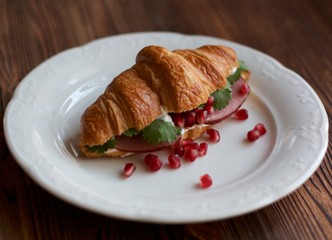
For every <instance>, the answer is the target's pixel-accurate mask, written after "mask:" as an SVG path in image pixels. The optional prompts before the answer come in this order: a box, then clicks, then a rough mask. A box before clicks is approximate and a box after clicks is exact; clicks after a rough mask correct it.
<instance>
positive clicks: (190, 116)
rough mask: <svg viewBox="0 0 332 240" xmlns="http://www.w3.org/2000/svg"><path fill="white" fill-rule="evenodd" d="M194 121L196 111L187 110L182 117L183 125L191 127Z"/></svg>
mask: <svg viewBox="0 0 332 240" xmlns="http://www.w3.org/2000/svg"><path fill="white" fill-rule="evenodd" d="M195 123H196V113H195V112H194V111H190V112H187V113H186V114H185V118H184V126H185V127H192V126H194V124H195Z"/></svg>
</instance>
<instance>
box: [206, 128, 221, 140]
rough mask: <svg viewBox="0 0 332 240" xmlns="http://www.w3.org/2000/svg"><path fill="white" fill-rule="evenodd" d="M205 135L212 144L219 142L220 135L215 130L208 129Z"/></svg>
mask: <svg viewBox="0 0 332 240" xmlns="http://www.w3.org/2000/svg"><path fill="white" fill-rule="evenodd" d="M206 133H207V134H208V135H209V138H210V140H211V141H212V142H219V141H220V134H219V132H218V131H217V130H215V129H212V128H210V129H208V130H207V131H206Z"/></svg>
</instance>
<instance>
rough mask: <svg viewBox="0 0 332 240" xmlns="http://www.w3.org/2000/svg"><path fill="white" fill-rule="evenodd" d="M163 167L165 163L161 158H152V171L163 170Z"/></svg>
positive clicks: (150, 165)
mask: <svg viewBox="0 0 332 240" xmlns="http://www.w3.org/2000/svg"><path fill="white" fill-rule="evenodd" d="M162 165H163V163H162V161H161V160H160V159H159V158H151V160H150V163H149V168H150V170H151V171H153V172H156V171H158V170H159V169H160V168H161V166H162Z"/></svg>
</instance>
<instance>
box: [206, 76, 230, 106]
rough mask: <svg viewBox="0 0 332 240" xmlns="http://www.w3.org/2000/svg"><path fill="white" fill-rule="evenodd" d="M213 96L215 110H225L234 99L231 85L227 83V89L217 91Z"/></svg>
mask: <svg viewBox="0 0 332 240" xmlns="http://www.w3.org/2000/svg"><path fill="white" fill-rule="evenodd" d="M211 96H213V98H214V102H213V108H215V109H218V110H221V109H223V108H225V107H226V106H227V105H228V104H229V101H230V100H231V98H232V88H231V85H230V84H229V83H228V82H227V85H226V87H224V88H222V89H219V90H217V91H215V92H214V93H212V94H211Z"/></svg>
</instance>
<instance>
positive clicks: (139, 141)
mask: <svg viewBox="0 0 332 240" xmlns="http://www.w3.org/2000/svg"><path fill="white" fill-rule="evenodd" d="M248 78H249V71H248V69H247V67H246V66H245V65H244V63H243V62H241V61H239V60H238V59H237V56H236V53H235V51H234V50H233V49H231V48H229V47H225V46H217V45H205V46H202V47H199V48H197V49H186V50H175V51H169V50H167V49H166V48H164V47H160V46H147V47H145V48H143V49H142V50H141V51H140V52H139V53H138V54H137V56H136V63H135V64H134V65H133V66H132V67H131V68H129V69H127V70H125V71H124V72H122V73H120V74H119V75H118V76H117V77H115V78H114V80H113V81H112V82H111V83H110V84H109V85H108V86H107V88H106V90H105V92H104V93H103V94H102V95H101V96H100V97H99V98H98V99H97V100H96V101H95V102H94V103H93V104H92V105H90V106H89V107H88V108H87V109H86V110H85V112H84V113H83V115H82V117H81V135H80V139H79V147H80V150H81V151H82V153H83V154H84V155H85V156H87V157H98V156H109V157H120V156H121V157H124V156H127V155H129V154H132V153H136V152H149V151H156V150H160V149H162V148H165V147H170V146H172V144H174V143H175V142H176V141H178V140H179V139H185V138H191V139H196V138H198V137H200V136H201V135H202V134H203V133H204V132H205V131H207V129H208V128H210V127H211V126H212V125H213V124H215V123H218V122H220V121H222V120H224V119H226V118H227V117H229V116H230V115H231V114H233V113H234V112H235V111H236V110H237V109H238V108H239V107H240V106H241V105H242V103H243V102H244V101H245V99H246V97H247V95H248V94H249V91H250V88H249V86H248V84H247V80H248Z"/></svg>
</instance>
